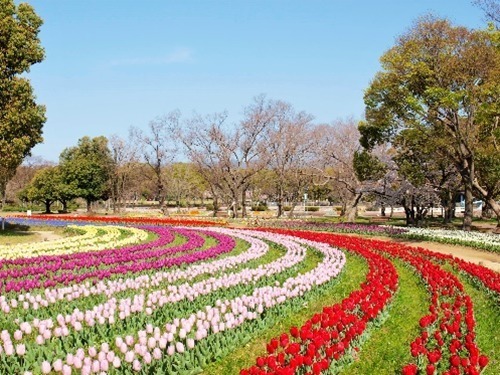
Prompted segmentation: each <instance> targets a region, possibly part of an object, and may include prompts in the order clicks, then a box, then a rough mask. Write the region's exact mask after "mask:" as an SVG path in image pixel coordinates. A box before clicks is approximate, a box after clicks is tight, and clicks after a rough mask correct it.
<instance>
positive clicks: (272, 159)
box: [265, 101, 317, 217]
mask: <svg viewBox="0 0 500 375" xmlns="http://www.w3.org/2000/svg"><path fill="white" fill-rule="evenodd" d="M272 107H273V108H272V111H273V113H274V116H273V118H272V121H271V123H270V128H269V130H268V138H267V144H266V148H265V152H267V153H268V160H269V168H270V169H271V170H272V171H273V172H274V187H275V192H274V195H275V197H276V202H277V205H278V212H277V217H280V216H281V215H282V214H283V203H284V199H285V198H287V197H288V199H291V200H292V201H293V202H296V200H297V198H298V197H299V196H300V194H301V193H302V189H303V188H304V186H305V184H306V181H307V180H308V179H306V178H304V177H305V170H306V169H307V168H308V164H310V162H311V160H312V156H313V154H314V146H315V144H316V142H317V141H316V139H315V137H314V134H316V133H314V132H313V131H312V123H311V122H312V120H313V117H312V116H311V115H310V114H308V113H305V112H299V113H296V112H295V110H294V108H293V107H292V106H291V105H290V104H289V103H285V102H282V101H276V102H273V103H272ZM290 213H291V214H292V213H293V210H290Z"/></svg>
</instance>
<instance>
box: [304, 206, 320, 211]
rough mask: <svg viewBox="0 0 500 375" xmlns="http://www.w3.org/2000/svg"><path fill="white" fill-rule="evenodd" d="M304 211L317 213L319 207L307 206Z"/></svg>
mask: <svg viewBox="0 0 500 375" xmlns="http://www.w3.org/2000/svg"><path fill="white" fill-rule="evenodd" d="M306 211H307V212H317V211H319V207H317V206H307V207H306Z"/></svg>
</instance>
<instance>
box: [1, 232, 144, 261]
mask: <svg viewBox="0 0 500 375" xmlns="http://www.w3.org/2000/svg"><path fill="white" fill-rule="evenodd" d="M78 232H80V233H82V234H79V235H76V236H71V237H65V238H61V239H57V240H53V241H45V242H36V243H26V244H17V245H3V246H0V256H1V257H2V260H0V269H1V268H4V267H5V266H4V265H5V264H6V263H5V261H4V260H5V259H17V258H23V259H24V261H25V262H30V261H31V260H28V259H26V258H33V257H39V256H42V255H48V256H50V255H52V256H54V257H57V256H59V255H63V254H68V253H71V252H75V251H78V252H83V251H97V250H102V249H106V248H110V247H122V246H125V245H130V244H134V243H138V242H142V241H144V240H146V238H147V237H148V233H147V232H146V231H144V230H141V229H138V228H125V227H118V226H106V227H96V226H83V227H80V228H79V229H78Z"/></svg>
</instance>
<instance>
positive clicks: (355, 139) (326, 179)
mask: <svg viewBox="0 0 500 375" xmlns="http://www.w3.org/2000/svg"><path fill="white" fill-rule="evenodd" d="M318 131H319V132H321V137H319V141H318V148H317V155H318V156H317V157H318V159H317V164H316V166H314V169H315V170H316V183H317V184H327V183H331V184H333V185H334V189H333V190H334V191H335V192H336V196H337V198H338V199H339V200H340V202H341V204H342V216H344V217H345V219H346V221H348V222H353V221H354V219H355V218H356V214H357V206H358V203H359V202H360V200H361V197H362V196H363V194H364V193H365V192H366V191H367V187H366V184H365V183H363V182H362V181H360V180H359V179H358V177H357V174H356V170H355V168H354V155H355V153H356V152H358V151H360V149H361V146H360V144H359V132H358V129H357V122H356V121H355V120H354V119H353V118H348V119H346V120H338V121H335V122H334V123H332V124H331V125H321V126H319V127H318Z"/></svg>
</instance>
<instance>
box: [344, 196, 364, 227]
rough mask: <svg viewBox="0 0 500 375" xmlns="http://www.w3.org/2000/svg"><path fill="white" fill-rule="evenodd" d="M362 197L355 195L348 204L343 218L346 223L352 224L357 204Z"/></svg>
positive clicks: (356, 211)
mask: <svg viewBox="0 0 500 375" xmlns="http://www.w3.org/2000/svg"><path fill="white" fill-rule="evenodd" d="M362 196H363V193H356V195H355V196H354V198H353V199H352V200H351V201H350V202H349V204H348V205H347V207H346V213H345V218H346V221H347V222H348V223H354V221H355V220H356V216H357V213H358V203H359V201H360V199H361V197H362Z"/></svg>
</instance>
